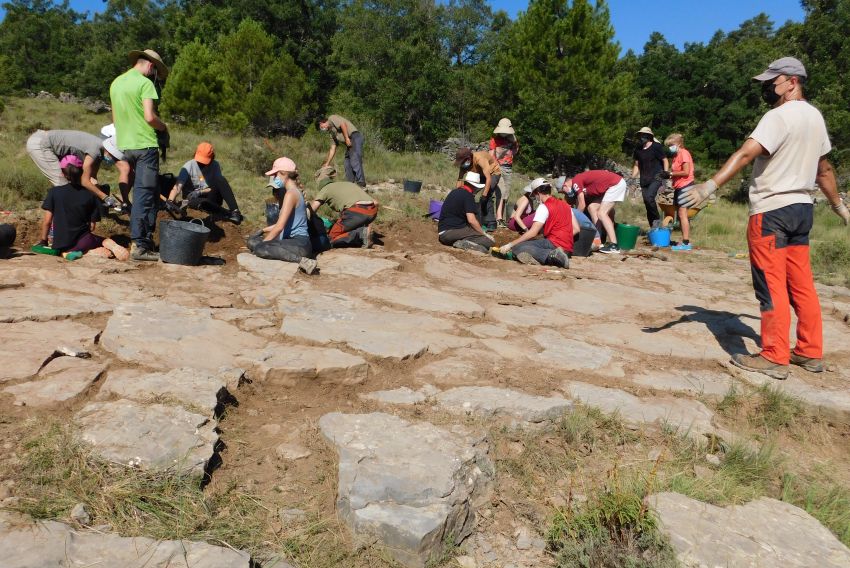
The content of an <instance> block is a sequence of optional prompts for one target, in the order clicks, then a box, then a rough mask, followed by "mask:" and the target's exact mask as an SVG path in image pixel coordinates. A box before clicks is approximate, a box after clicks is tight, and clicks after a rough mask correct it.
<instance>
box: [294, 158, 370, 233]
mask: <svg viewBox="0 0 850 568" xmlns="http://www.w3.org/2000/svg"><path fill="white" fill-rule="evenodd" d="M320 171H321V173H320V174H319V178H318V184H319V194H318V195H316V197H315V198H314V199H313V201H312V202H310V207H311V208H312V210H313V211H314V212H315V211H318V209H319V207H321V205H322V204H323V203H327V205H328V207H330V208H331V209H333V210H334V211H339V219H337V220H336V223H334V225H333V227H331V230H330V232H329V233H328V237H329V238H330V240H331V246H333V247H345V246H357V245H360V246H362V247H363V248H372V228H371V227H370V226H369V225H370V224H371V223H372V221H374V220H375V217H377V216H378V202H377V201H375V199H374V198H373V197H372V196H371V195H369V194H368V193H366V192H365V191H363V188H361V187H360V186H359V185H357V184H355V183H351V182H350V181H333V177H334V176H335V175H336V170H334V169H332V168H326V167H325V168H322V170H320Z"/></svg>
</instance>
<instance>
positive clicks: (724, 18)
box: [0, 0, 804, 53]
mask: <svg viewBox="0 0 850 568" xmlns="http://www.w3.org/2000/svg"><path fill="white" fill-rule="evenodd" d="M490 3H491V5H492V6H493V7H494V8H497V9H502V10H505V11H506V12H508V14H510V15H511V17H516V15H517V13H518V12H519V11H521V10H525V9H526V7H527V6H528V2H527V0H490ZM70 4H71V7H72V8H74V9H75V10H79V11H81V12H84V11H88V12H94V11H100V10H103V7H104V6H105V5H106V4H105V2H104V1H103V0H70ZM608 6H609V8H610V10H611V23H612V24H613V25H614V32H615V34H616V39H617V41H619V42H620V46H621V48H622V53H625V52H626V50H627V49H633V50H634V51H635V52H636V53H641V52H642V51H643V45H644V44H645V43H646V41H647V39H649V34H650V33H652V32H654V31H659V32H661V33H662V34H664V37H665V38H667V41H669V42H670V43H672V44H673V45H675V46H676V47H678V48H680V49H681V48H682V47H683V46H684V44H685V42H707V41H708V40H709V39H711V36H712V35H714V32H716V31H717V30H723V31H726V32H728V31H731V30H734V29H735V28H737V27H738V26H739V25H740V24H741V22H743V21H745V20H748V19H750V18H752V17H753V16H755V15H756V14H758V13H760V12H765V13H766V14H767V15H768V16H770V18H771V19H772V20H773V22H774V24H775V25H776V27H779V26H780V25H782V24H783V23H785V22H786V21H787V20H794V21H798V22H800V21H802V20H803V17H804V14H803V9H802V8H801V7H800V2H799V0H768V1H766V0H761V1H757V0H679V1H675V0H673V1H666V2H659V1H657V0H655V1H653V0H609V2H608ZM3 15H4V11H3V10H2V9H0V17H2V16H3Z"/></svg>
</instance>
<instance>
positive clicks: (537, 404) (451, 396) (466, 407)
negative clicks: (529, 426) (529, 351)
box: [435, 387, 573, 423]
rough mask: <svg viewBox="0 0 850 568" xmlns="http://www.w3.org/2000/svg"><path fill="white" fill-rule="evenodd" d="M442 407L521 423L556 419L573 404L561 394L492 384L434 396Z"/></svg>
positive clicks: (458, 389)
mask: <svg viewBox="0 0 850 568" xmlns="http://www.w3.org/2000/svg"><path fill="white" fill-rule="evenodd" d="M435 398H436V400H437V404H438V405H439V406H440V407H441V408H443V409H444V410H448V411H450V412H456V413H470V414H476V415H478V416H484V417H497V416H506V417H509V418H512V419H515V420H518V421H520V422H526V423H539V422H546V421H552V420H557V419H558V418H560V417H561V416H563V415H564V414H566V413H567V412H569V411H570V410H571V409H572V407H573V404H572V402H570V401H569V400H567V399H565V398H561V397H543V396H534V395H529V394H526V393H523V392H519V391H515V390H510V389H501V388H495V387H458V388H454V389H450V390H447V391H445V392H441V393H439V394H438V395H436V397H435Z"/></svg>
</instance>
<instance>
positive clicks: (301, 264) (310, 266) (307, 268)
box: [298, 256, 319, 274]
mask: <svg viewBox="0 0 850 568" xmlns="http://www.w3.org/2000/svg"><path fill="white" fill-rule="evenodd" d="M318 265H319V263H318V262H316V259H314V258H307V257H306V256H304V257H302V258H301V260H300V261H298V268H300V269H301V270H302V271H303V272H304V274H313V273H314V272H315V271H316V267H317V266H318Z"/></svg>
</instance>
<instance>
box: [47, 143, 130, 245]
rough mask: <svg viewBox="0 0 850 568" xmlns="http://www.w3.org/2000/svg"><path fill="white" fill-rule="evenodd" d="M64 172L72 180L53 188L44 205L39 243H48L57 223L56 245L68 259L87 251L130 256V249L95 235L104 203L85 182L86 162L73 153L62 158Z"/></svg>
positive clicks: (60, 164) (54, 243)
mask: <svg viewBox="0 0 850 568" xmlns="http://www.w3.org/2000/svg"><path fill="white" fill-rule="evenodd" d="M59 167H60V168H61V170H62V175H63V176H65V179H67V180H68V183H66V184H64V185H58V186H55V187H52V188H50V190H49V191H48V192H47V197H46V198H45V199H44V203H42V204H41V208H42V209H44V220H43V221H42V223H41V241H39V242H38V243H37V244H38V245H39V246H47V244H48V243H47V237H48V233H49V231H50V226H51V225H53V243H52V248H53V249H55V250H58V251H59V252H60V253H62V256H63V257H65V258H67V259H68V260H74V259H77V258H79V257H81V256H82V255H83V254H91V255H93V256H102V257H105V258H110V257H112V256H113V255H114V256H115V258H117V259H118V260H127V259H128V258H130V252H129V251H128V250H127V249H126V248H124V247H122V246H121V245H119V244H118V243H116V242H115V241H113V240H112V239H104V238H103V237H99V236H97V235H95V234H94V230H95V225H96V224H97V222H98V221H100V203H99V202H98V199H97V197H96V196H95V194H94V193H92V192H90V191H89V190H88V189H87V188H86V187H84V186H83V184H82V176H83V161H82V160H81V159H80V158H78V157H77V156H75V155H73V154H69V155H67V156H64V157H63V158H62V159H61V160H60V161H59Z"/></svg>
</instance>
